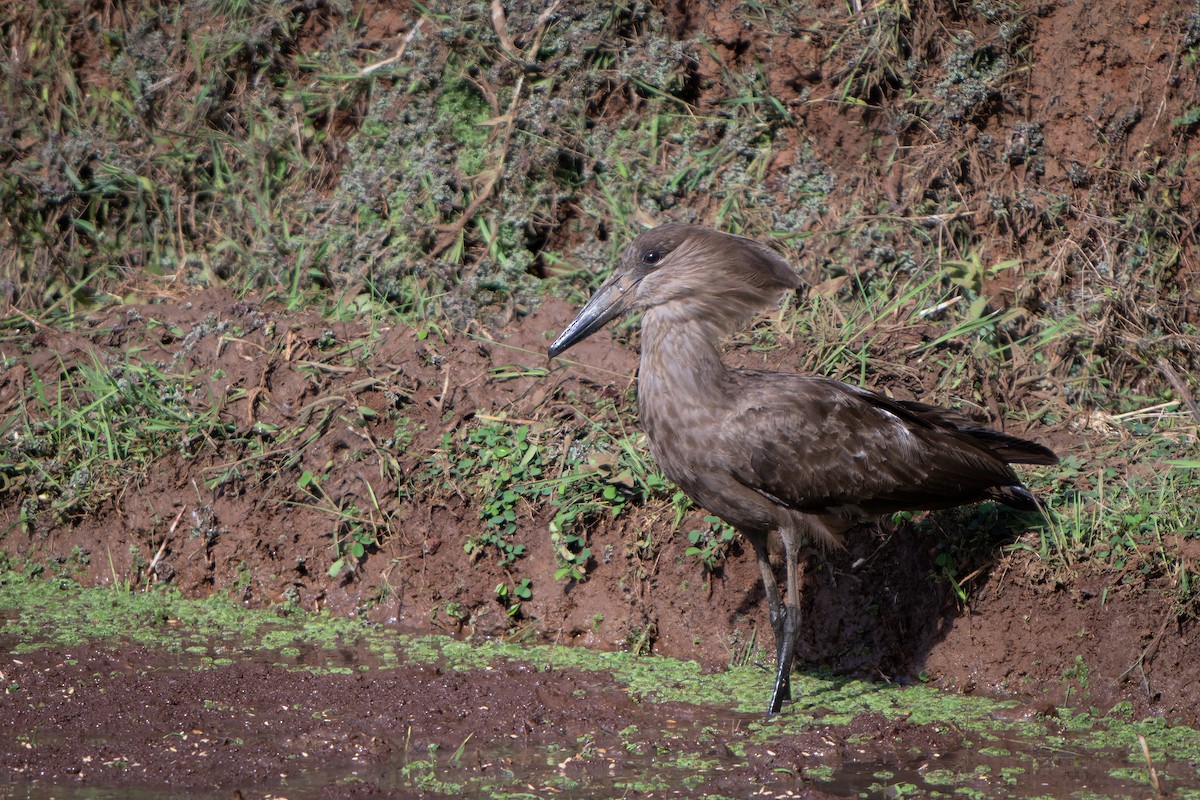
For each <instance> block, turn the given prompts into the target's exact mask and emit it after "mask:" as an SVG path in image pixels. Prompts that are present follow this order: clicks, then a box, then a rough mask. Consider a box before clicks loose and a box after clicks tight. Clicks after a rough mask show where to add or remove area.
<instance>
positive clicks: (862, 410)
mask: <svg viewBox="0 0 1200 800" xmlns="http://www.w3.org/2000/svg"><path fill="white" fill-rule="evenodd" d="M800 286H801V280H800V278H799V276H797V275H796V273H795V272H794V271H793V270H792V269H791V267H789V266H788V264H787V262H786V261H784V260H783V258H782V257H780V256H779V255H778V254H776V253H775V252H774V251H773V250H771V249H770V248H769V247H766V246H765V245H763V244H760V243H758V242H755V241H752V240H750V239H745V238H742V237H740V236H732V235H729V234H724V233H718V232H717V231H713V230H710V229H708V228H702V227H697V226H692V225H676V224H669V225H663V226H661V227H658V228H655V229H653V230H650V231H646V232H645V233H643V234H641V235H640V236H638V237H637V238H636V239H635V240H634V241H633V244H631V245H630V246H629V247H628V249H627V250H626V251H625V255H624V257H623V258H622V260H621V263H620V265H619V266H618V267H617V269H616V271H615V272H614V273H613V274H612V276H611V277H609V279H608V280H607V281H605V282H604V284H603V285H602V286H601V287H600V289H599V290H597V292H596V294H595V295H593V296H592V298H591V299H590V300H589V301H588V303H587V304H586V305H585V306H584V307H583V309H582V310H580V312H579V314H578V315H577V316H576V317H575V319H574V320H572V321H571V324H570V325H568V326H567V328H566V330H564V331H563V332H562V335H560V336H559V337H558V339H556V340H555V341H554V343H553V344H552V345H550V351H549V353H550V356H551V357H553V356H557V355H559V354H560V353H562V352H563V351H564V350H566V349H567V348H568V347H570V346H571V345H573V344H575V343H576V342H578V341H580V340H582V339H584V338H586V337H587V336H589V335H591V334H592V333H594V332H596V331H597V330H599V329H600V328H601V327H603V326H604V324H605V323H607V322H608V321H609V320H612V319H613V318H615V317H617V316H618V315H620V314H622V313H623V312H626V311H634V310H644V311H645V314H644V315H643V317H642V355H641V365H640V367H639V369H638V414H639V416H640V417H641V421H642V426H643V427H644V428H645V431H646V437H647V439H648V440H649V442H650V450H651V451H652V452H653V454H654V457H655V459H657V461H658V463H659V466H661V467H662V470H663V472H664V473H665V474H666V476H667V477H668V478H670V479H671V480H672V481H674V482H675V483H676V484H678V485H679V487H680V488H681V489H683V491H685V492H686V493H687V494H688V495H689V496H690V497H691V498H692V499H693V500H695V501H696V502H697V503H698V504H699V505H701V506H703V507H704V508H706V509H708V510H709V511H711V512H713V513H715V514H717V515H718V516H720V517H721V518H722V519H724V520H725V521H726V522H728V523H729V524H730V525H732V526H734V527H735V528H737V529H738V530H739V531H741V532H742V534H743V535H744V536H745V537H746V538H747V539H748V540H749V541H750V543H751V544H752V545H753V546H754V552H755V554H756V555H757V557H758V566H759V569H760V570H761V572H762V582H763V589H764V591H765V593H766V597H767V604H768V606H769V608H770V620H771V627H772V628H773V629H774V632H775V654H776V672H775V687H774V690H773V691H772V693H771V703H770V705H769V706H768V709H767V713H768V714H774V713H776V712H778V711H779V709H780V707H781V706H782V704H783V701H784V700H790V699H791V686H790V674H791V668H792V659H793V657H794V652H795V647H796V638H797V634H798V631H799V628H800V597H799V595H800V587H799V585H798V583H799V580H798V573H799V564H798V559H799V558H800V557H801V547H802V545H803V542H804V540H805V538H806V537H807V538H808V539H810V540H812V541H814V542H816V543H817V544H820V545H823V546H831V545H841V543H842V534H843V533H844V532H845V531H846V530H847V529H849V528H850V527H851V526H852V525H854V524H855V523H857V522H860V521H863V520H864V519H868V518H871V517H875V516H879V515H882V514H888V513H891V512H895V511H901V510H916V509H937V508H949V507H952V506H958V505H963V504H966V503H973V502H975V501H977V500H984V499H991V500H998V501H1000V502H1002V503H1005V504H1006V505H1009V506H1013V507H1014V508H1020V509H1035V508H1036V507H1037V502H1036V500H1035V499H1034V496H1033V494H1032V493H1031V492H1030V491H1029V490H1028V489H1027V488H1025V487H1024V486H1023V485H1021V482H1020V480H1019V479H1018V478H1017V476H1016V474H1015V473H1014V472H1013V470H1012V469H1011V468H1010V467H1009V466H1008V465H1009V464H1013V463H1017V464H1053V463H1056V462H1057V461H1058V457H1057V456H1055V454H1054V453H1053V452H1051V451H1050V450H1049V449H1047V448H1045V447H1043V446H1042V445H1040V444H1035V443H1033V442H1028V441H1024V440H1022V439H1018V438H1016V437H1013V436H1008V435H1006V434H1003V433H999V432H997V431H993V430H988V429H986V428H982V427H979V426H978V425H977V424H976V423H974V422H973V421H971V420H970V419H968V418H967V417H966V416H965V415H963V414H960V413H958V412H955V411H952V410H949V409H944V408H937V407H935V406H929V405H925V404H923V403H916V402H909V401H904V400H890V399H888V398H887V397H884V396H882V395H879V394H875V393H874V392H869V391H867V390H865V389H860V388H858V387H856V386H850V385H849V384H845V383H841V382H839V381H835V380H830V379H828V378H819V377H813V376H808V375H797V374H793V373H789V372H769V371H766V370H756V369H731V368H729V367H727V366H725V364H724V363H722V361H721V352H720V350H719V349H718V348H719V343H720V341H721V338H722V337H724V336H727V335H729V334H730V333H732V332H733V331H735V330H736V329H737V328H738V327H739V326H740V325H741V324H743V323H745V322H746V321H748V320H749V319H750V318H751V317H752V316H753V315H754V314H755V313H756V312H758V311H760V310H761V309H763V308H764V307H765V306H768V305H769V304H770V303H772V302H778V300H779V298H780V297H781V296H782V294H783V293H784V292H787V291H789V290H794V289H797V288H798V287H800ZM772 531H775V532H777V533H778V535H779V538H780V539H781V540H782V542H783V549H784V555H785V558H786V564H787V594H786V596H784V597H783V598H781V597H780V594H779V588H778V586H777V584H776V581H775V575H774V572H773V570H772V568H771V564H770V561H769V559H768V550H767V537H768V536H769V534H770V533H771V532H772Z"/></svg>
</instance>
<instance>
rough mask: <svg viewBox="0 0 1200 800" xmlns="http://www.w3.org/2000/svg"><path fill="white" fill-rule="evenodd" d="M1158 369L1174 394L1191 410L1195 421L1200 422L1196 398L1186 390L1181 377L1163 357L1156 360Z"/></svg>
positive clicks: (1199, 408)
mask: <svg viewBox="0 0 1200 800" xmlns="http://www.w3.org/2000/svg"><path fill="white" fill-rule="evenodd" d="M1158 371H1159V372H1161V373H1162V374H1163V377H1164V378H1166V379H1167V383H1169V384H1171V388H1172V389H1174V390H1175V394H1176V395H1177V396H1178V397H1179V399H1180V400H1182V401H1183V402H1184V404H1185V405H1187V407H1188V410H1189V411H1191V412H1192V416H1193V417H1195V418H1196V422H1200V406H1198V405H1196V398H1194V397H1192V393H1191V392H1190V391H1188V386H1187V384H1186V383H1184V381H1183V378H1181V377H1180V375H1179V373H1178V372H1176V371H1175V368H1174V367H1172V366H1171V365H1170V364H1168V363H1167V360H1166V359H1165V358H1160V359H1159V360H1158Z"/></svg>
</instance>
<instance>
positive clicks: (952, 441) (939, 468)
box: [724, 371, 1054, 515]
mask: <svg viewBox="0 0 1200 800" xmlns="http://www.w3.org/2000/svg"><path fill="white" fill-rule="evenodd" d="M742 376H743V377H744V378H745V379H744V380H742V381H741V383H740V387H739V388H740V389H741V390H742V393H741V395H740V400H739V402H738V403H736V404H735V406H734V407H733V408H732V409H731V411H730V415H729V418H728V420H727V424H726V425H725V426H724V430H725V438H726V442H725V446H726V447H729V448H734V449H735V450H739V451H740V456H739V457H738V458H734V459H732V460H731V463H736V464H738V465H739V466H738V467H737V469H738V470H739V472H738V474H736V475H735V476H734V477H736V478H737V480H738V481H739V482H741V483H743V484H744V485H746V486H749V487H751V488H754V489H755V490H757V491H759V492H760V493H762V494H764V495H765V496H767V497H769V498H771V499H773V500H774V501H775V502H779V503H782V504H784V505H787V506H788V507H791V508H794V509H796V510H799V511H805V512H809V513H836V514H847V515H871V514H882V513H888V512H890V511H897V510H902V509H919V508H944V507H949V506H955V505H960V504H963V503H968V502H972V501H974V500H979V499H982V498H983V497H988V496H993V497H997V498H998V499H1004V498H1005V496H1006V495H1005V493H1004V492H1003V491H998V490H1000V489H1003V488H1004V487H1020V486H1021V483H1020V480H1019V479H1018V478H1017V476H1016V474H1015V473H1014V472H1013V471H1012V469H1011V468H1010V467H1009V466H1008V465H1007V463H1006V462H1007V461H1016V460H1023V459H1022V458H1021V457H1022V456H1024V457H1026V458H1027V459H1028V460H1031V461H1032V460H1033V459H1034V458H1039V459H1048V458H1053V457H1054V455H1053V453H1051V452H1050V451H1049V450H1046V449H1045V448H1043V447H1041V446H1040V445H1034V444H1033V443H1030V442H1024V441H1023V440H1021V439H1016V438H1015V437H1010V436H1007V435H1005V434H1001V433H998V432H996V431H990V430H988V429H986V428H980V427H978V425H977V424H976V423H974V422H973V421H971V420H969V419H968V418H966V417H965V416H963V415H961V414H959V413H958V412H954V411H951V410H949V409H939V408H937V407H935V406H926V405H924V404H916V403H901V402H896V401H892V400H889V399H888V398H885V397H882V396H881V395H877V394H874V393H873V392H868V391H866V390H863V389H859V388H857V387H853V386H850V385H848V384H844V383H840V382H838V381H833V380H828V379H823V378H812V377H807V376H799V375H790V374H786V373H766V372H758V371H746V372H744V373H742ZM968 426H972V427H968ZM1024 445H1027V446H1028V447H1023V446H1024ZM1007 456H1014V457H1012V458H1009V457H1007ZM1033 463H1047V462H1046V461H1034V462H1033ZM1026 494H1027V493H1026Z"/></svg>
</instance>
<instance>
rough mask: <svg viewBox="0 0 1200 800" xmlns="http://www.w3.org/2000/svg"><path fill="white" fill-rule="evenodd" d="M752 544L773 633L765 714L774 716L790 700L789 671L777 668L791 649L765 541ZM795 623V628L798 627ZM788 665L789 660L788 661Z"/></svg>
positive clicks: (785, 610) (785, 613)
mask: <svg viewBox="0 0 1200 800" xmlns="http://www.w3.org/2000/svg"><path fill="white" fill-rule="evenodd" d="M751 541H752V543H753V544H754V554H755V556H757V557H758V569H759V571H760V572H761V573H762V582H763V593H764V594H766V596H767V609H768V611H769V612H770V613H769V616H770V620H771V630H772V631H774V633H775V664H776V677H775V691H774V692H773V693H772V695H771V707H770V711H768V712H767V713H769V714H774V713H775V712H776V711H778V710H779V708H780V707H781V706H782V704H783V701H784V700H791V699H792V681H791V669H790V667H789V669H788V670H787V671H786V672H783V673H780V672H779V667H780V665H782V664H783V662H784V660H785V658H786V656H785V653H790V652H791V648H789V647H788V646H787V644H786V636H785V635H784V632H785V629H786V627H787V626H786V622H785V621H786V619H787V616H788V612H787V609H786V608H785V607H784V605H783V604H782V603H781V602H780V601H779V585H778V584H777V583H776V582H775V571H774V570H773V569H771V559H770V555H769V552H768V550H767V540H766V539H765V538H764V539H763V540H762V541H761V542H760V541H759V540H758V538H757V537H755V538H754V539H752V540H751ZM798 624H799V623H798V622H797V626H798ZM794 646H795V637H794V636H793V641H792V646H791V647H792V648H794ZM788 663H789V665H790V663H791V660H790V659H788ZM781 674H782V676H783V678H782V681H783V682H782V683H780V677H779V676H780V675H781Z"/></svg>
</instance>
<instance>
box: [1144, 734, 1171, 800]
mask: <svg viewBox="0 0 1200 800" xmlns="http://www.w3.org/2000/svg"><path fill="white" fill-rule="evenodd" d="M1138 743H1139V744H1141V746H1142V758H1144V759H1146V769H1148V770H1150V785H1151V786H1153V787H1154V792H1155V793H1156V794H1157V795H1158V796H1159V797H1165V796H1166V793H1165V792H1164V791H1163V788H1162V784H1161V783H1159V781H1158V770H1156V769H1155V768H1154V763H1153V762H1151V761H1150V745H1148V744H1146V737H1145V736H1143V735H1142V734H1140V733H1139V734H1138Z"/></svg>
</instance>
